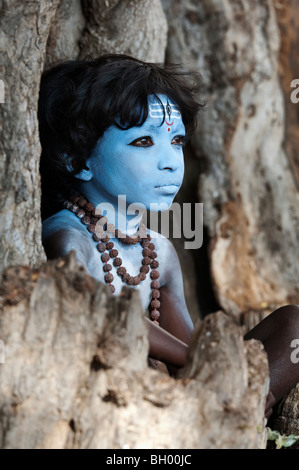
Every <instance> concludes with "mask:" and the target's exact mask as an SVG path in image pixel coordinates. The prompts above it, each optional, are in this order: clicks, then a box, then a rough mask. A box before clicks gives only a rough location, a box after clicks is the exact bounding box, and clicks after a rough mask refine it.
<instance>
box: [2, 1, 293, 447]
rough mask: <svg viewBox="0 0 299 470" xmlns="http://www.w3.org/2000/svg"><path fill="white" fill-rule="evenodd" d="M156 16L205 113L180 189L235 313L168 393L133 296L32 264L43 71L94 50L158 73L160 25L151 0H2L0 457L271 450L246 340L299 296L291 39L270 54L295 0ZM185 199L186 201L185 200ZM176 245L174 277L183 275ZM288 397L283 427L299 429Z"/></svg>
mask: <svg viewBox="0 0 299 470" xmlns="http://www.w3.org/2000/svg"><path fill="white" fill-rule="evenodd" d="M162 3H163V7H164V11H165V13H166V15H167V18H168V30H169V34H168V46H167V54H166V56H167V60H168V61H172V62H179V63H182V62H183V63H185V64H187V66H188V68H190V66H194V68H195V69H196V70H199V71H200V72H202V74H203V90H202V95H203V98H204V99H206V100H207V102H208V106H207V111H206V112H205V113H202V114H201V115H200V119H199V121H200V125H199V130H198V132H197V134H196V135H195V138H194V139H193V141H192V148H193V155H192V158H193V160H192V165H191V166H189V168H188V161H189V163H190V160H188V161H187V172H186V175H187V180H186V183H187V186H188V184H189V191H190V188H191V187H192V184H193V182H196V181H195V179H196V177H197V176H196V175H197V174H199V173H200V176H198V180H199V183H198V194H199V195H200V201H202V202H204V211H205V214H204V221H205V225H206V228H207V230H208V236H209V253H210V258H209V260H210V271H211V276H212V281H213V286H214V290H215V294H216V300H217V302H218V303H219V305H220V307H221V309H223V310H225V311H226V313H227V314H229V315H227V314H225V313H224V312H223V311H220V310H219V311H217V312H216V313H214V314H212V315H209V316H207V317H206V318H205V319H204V320H202V321H198V323H197V327H196V330H195V332H194V335H193V343H192V346H191V349H190V355H189V358H188V361H187V365H186V367H185V368H184V370H183V371H181V376H180V377H179V378H178V379H176V380H175V379H173V378H171V377H169V376H168V375H165V374H161V373H159V372H157V371H155V370H152V369H150V368H148V366H147V355H148V341H147V329H146V323H145V321H144V317H143V316H144V312H143V311H142V308H141V304H140V299H139V297H138V294H137V293H136V291H135V290H134V289H129V288H124V290H123V293H122V295H121V296H120V297H118V298H115V297H113V296H111V294H110V293H109V292H108V290H107V287H106V286H103V285H101V284H99V283H98V282H96V281H95V280H93V279H92V278H91V277H89V276H88V275H87V274H86V273H85V272H84V271H82V270H81V269H80V268H79V267H78V266H77V265H76V263H75V261H74V256H73V255H70V256H68V257H67V258H65V259H63V260H56V261H53V262H48V263H44V264H42V265H41V263H42V262H43V261H45V255H44V251H43V248H42V245H41V237H40V229H41V224H40V189H39V172H38V167H39V155H40V145H39V140H38V123H37V116H36V110H37V100H38V90H39V80H40V75H41V72H42V70H43V68H44V66H45V67H49V66H51V65H53V64H54V63H56V62H58V61H60V60H61V59H63V60H64V59H69V58H76V57H80V58H85V57H86V56H95V55H99V54H100V53H101V52H124V53H128V54H132V55H133V56H135V57H140V58H142V59H144V60H148V61H159V62H162V61H163V60H164V56H165V47H166V32H167V23H166V20H165V16H164V13H163V10H162V8H161V4H160V2H159V1H158V0H155V1H147V0H142V1H135V0H134V1H130V2H120V1H119V0H113V1H109V2H106V1H101V0H84V1H83V2H82V5H83V7H81V2H79V1H78V0H61V1H60V2H59V0H52V1H51V2H44V1H33V2H29V3H28V2H27V3H26V4H24V6H23V5H22V4H21V2H19V1H17V0H11V1H10V2H8V1H7V2H2V4H1V7H2V8H1V9H2V15H1V41H2V50H3V51H5V52H2V53H1V64H2V65H1V69H0V71H1V76H0V79H2V80H3V81H4V85H5V103H3V104H1V99H0V113H1V116H0V118H1V124H2V139H1V143H0V146H1V147H0V148H1V155H2V158H1V163H0V169H1V193H0V194H1V201H0V202H1V210H2V224H1V228H0V231H1V233H0V240H1V242H0V260H1V261H0V264H1V268H5V267H8V269H7V270H6V271H5V273H4V275H3V278H2V283H1V286H0V308H1V312H0V348H1V347H2V351H1V350H0V442H1V444H0V445H1V447H3V448H114V449H117V448H123V447H130V448H139V447H148V448H206V449H208V448H265V446H266V435H265V426H264V425H265V421H264V418H263V415H264V404H265V397H266V395H267V391H268V386H269V378H268V370H267V360H266V356H265V354H264V352H263V350H262V347H261V344H260V343H258V342H256V341H250V342H246V343H244V341H243V339H242V338H243V333H244V329H249V327H252V326H254V324H255V323H256V321H257V319H258V318H259V319H261V318H262V317H263V316H264V315H266V314H267V313H268V312H269V311H270V309H271V307H274V306H275V305H277V304H279V305H280V304H281V303H285V302H286V301H295V300H296V298H297V297H296V295H297V294H298V290H297V285H296V282H297V278H298V263H296V246H297V238H298V225H297V224H298V215H299V214H298V207H299V206H298V204H297V202H298V181H297V179H298V178H297V170H298V169H297V166H298V165H297V156H296V129H295V127H296V126H295V122H297V121H295V120H293V122H294V125H293V126H292V125H288V130H287V134H286V136H288V141H287V142H286V144H285V146H284V137H285V135H284V126H285V122H287V123H290V122H291V121H292V119H293V117H292V116H293V115H294V108H293V107H291V105H290V104H289V103H287V97H288V78H286V77H290V76H291V75H292V73H295V71H296V69H295V68H294V67H295V66H294V65H293V62H294V61H293V60H291V58H290V60H289V62H287V61H286V59H285V55H284V53H283V51H290V52H288V54H289V56H290V57H293V56H292V54H293V52H292V51H293V47H294V44H295V43H296V28H295V26H294V25H291V27H290V28H289V31H290V35H289V36H284V38H283V41H282V49H281V51H279V47H280V46H279V40H280V34H279V31H283V29H284V27H285V24H287V23H286V22H287V18H288V15H290V16H293V17H295V14H294V13H292V11H293V12H295V10H294V8H295V6H296V5H297V1H296V2H295V1H294V2H291V0H290V1H289V2H287V4H286V6H283V7H281V8H280V6H279V5H280V4H278V2H275V8H276V12H277V11H278V9H279V8H280V10H281V11H280V13H281V15H277V16H276V12H275V10H274V6H273V2H272V1H270V0H263V1H262V2H257V1H253V2H252V1H250V2H249V0H242V1H238V2H237V1H235V0H229V1H227V2H224V1H222V0H209V1H207V0H204V1H202V2H200V4H199V3H198V2H197V1H196V0H191V1H189V2H188V3H186V2H182V1H181V0H176V1H174V2H170V1H169V0H163V2H162ZM124 5H125V6H124ZM57 6H58V8H57ZM292 9H293V10H292ZM278 17H279V20H277V18H278ZM279 28H280V30H279ZM294 56H295V54H294ZM44 64H45V65H44ZM282 65H283V67H285V68H286V70H287V71H288V72H287V74H285V75H284V74H282V72H281V66H282ZM283 77H284V80H283ZM294 78H296V77H294ZM279 80H281V81H279ZM284 100H285V101H284ZM285 103H287V104H288V105H287V106H286V118H285V115H284V109H283V108H284V104H285ZM292 113H293V114H292ZM285 119H286V121H285ZM296 119H297V116H296ZM189 150H190V148H189ZM189 157H190V155H189ZM187 158H188V157H187ZM296 165H297V166H296ZM191 180H192V184H190V181H191ZM183 191H185V192H184V194H185V196H186V195H188V190H186V186H185V189H184V188H183ZM193 200H195V201H197V194H195V193H194V195H193ZM177 247H180V242H179V241H178V245H177ZM180 248H181V250H180V249H179V250H178V251H179V256H180V258H181V260H182V262H184V261H185V260H186V259H188V258H187V256H188V257H189V260H191V257H192V254H191V253H190V252H189V253H188V255H186V256H183V255H182V250H183V248H182V246H181V247H180ZM189 260H188V262H187V263H186V268H184V273H185V289H186V292H187V294H188V295H187V304H188V303H189V305H190V310H192V312H194V314H192V316H193V319H194V320H196V317H197V313H196V312H197V311H198V308H197V305H196V302H197V299H196V295H197V290H198V289H201V285H200V286H199V287H198V286H197V284H196V282H195V281H194V279H195V273H196V270H195V269H194V270H193V268H192V267H191V262H189ZM183 264H184V263H183ZM20 265H23V266H20ZM200 268H201V267H199V269H200ZM190 272H191V273H192V274H191V275H190ZM191 293H192V295H191ZM191 304H192V305H191ZM266 307H267V309H266ZM232 317H234V318H232ZM236 320H237V321H238V322H239V323H242V324H243V327H241V326H237V324H236ZM244 325H245V326H244ZM3 346H4V349H3ZM2 359H4V360H5V362H4V364H2V363H1V362H3V360H2ZM294 393H297V392H296V390H295V391H293V392H292V394H294ZM292 394H291V395H290V398H288V399H287V400H291V403H292V405H291V407H290V409H291V410H292V411H291V412H290V413H293V414H292V415H291V414H290V413H289V414H287V417H288V420H289V419H290V417H291V416H292V417H295V419H297V422H298V416H297V415H296V406H295V405H294V403H295V401H294V399H292V398H291V397H292V396H293V395H292ZM294 396H295V395H294ZM285 403H288V402H287V401H286V402H285ZM283 413H284V411H282V416H284V415H283ZM281 421H283V420H281ZM276 422H277V423H278V421H276ZM41 423H42V424H41ZM284 425H285V421H284ZM277 426H280V424H279V423H278V424H277ZM283 429H286V430H287V429H289V428H286V427H285V428H283ZM29 430H30V432H28V431H29Z"/></svg>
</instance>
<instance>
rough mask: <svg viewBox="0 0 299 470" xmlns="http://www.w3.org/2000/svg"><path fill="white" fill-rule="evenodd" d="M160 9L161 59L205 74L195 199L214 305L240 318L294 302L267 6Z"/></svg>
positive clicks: (273, 24) (293, 221) (273, 23)
mask: <svg viewBox="0 0 299 470" xmlns="http://www.w3.org/2000/svg"><path fill="white" fill-rule="evenodd" d="M162 3H163V6H164V9H165V12H166V15H167V18H168V22H169V35H168V47H167V60H168V61H170V62H180V63H184V64H187V65H188V67H193V68H194V69H195V70H198V71H199V72H201V74H202V78H203V89H202V96H203V97H204V99H205V100H206V101H207V108H206V111H205V112H204V113H202V114H201V115H200V119H199V129H198V131H197V134H196V136H195V138H194V140H193V147H194V148H195V152H196V155H198V158H199V160H200V161H201V168H202V171H201V175H200V178H199V189H198V190H199V200H200V201H201V202H203V203H204V223H205V225H206V227H207V228H208V234H209V237H210V246H209V250H210V263H211V275H212V280H213V284H214V290H215V293H216V296H217V300H218V302H219V304H220V306H221V307H222V308H224V309H225V310H226V311H227V312H229V313H230V314H232V315H236V316H239V314H240V313H241V312H245V311H247V310H248V309H260V308H261V307H263V306H265V305H267V304H268V305H269V306H271V307H272V308H274V307H275V306H276V305H281V304H284V303H290V302H294V303H296V301H297V300H298V274H299V272H298V271H299V264H298V262H297V246H298V237H299V223H298V221H299V205H298V201H299V193H298V190H297V187H296V181H295V179H294V173H293V170H292V167H291V166H290V160H289V159H288V157H287V155H286V153H285V150H284V148H283V142H284V138H285V134H284V126H285V114H284V106H285V103H284V95H283V91H282V87H281V83H280V80H279V73H278V72H279V61H278V59H279V50H280V34H279V28H278V24H277V17H276V11H275V9H274V5H273V2H272V1H270V0H263V1H262V2H260V1H248V0H242V1H235V0H229V1H223V0H213V1H210V0H209V1H203V2H200V4H198V2H197V1H195V0H190V1H188V2H183V1H176V2H170V1H169V0H163V1H162ZM275 3H276V4H278V2H275ZM289 14H291V13H289ZM292 16H295V13H293V15H292ZM292 28H293V30H294V28H295V26H292ZM287 99H288V100H289V96H288V98H287ZM293 106H295V105H293ZM295 122H296V121H295ZM294 164H295V159H294V158H293V159H292V165H294Z"/></svg>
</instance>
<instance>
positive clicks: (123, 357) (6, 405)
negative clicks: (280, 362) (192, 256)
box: [0, 254, 268, 449]
mask: <svg viewBox="0 0 299 470" xmlns="http://www.w3.org/2000/svg"><path fill="white" fill-rule="evenodd" d="M0 294H1V298H0V300H1V313H0V328H1V330H0V331H1V337H2V339H3V341H4V343H5V363H4V364H0V443H1V447H2V448H106V449H107V448H114V449H117V448H123V447H129V448H141V447H146V448H152V449H155V448H173V449H176V448H177V449H179V448H183V449H184V448H206V449H208V448H264V447H265V445H266V442H265V433H264V420H263V409H264V404H265V397H266V394H267V390H268V367H267V360H266V357H265V354H264V352H263V350H262V347H261V345H260V343H259V342H256V341H250V342H247V343H244V342H243V339H242V332H241V329H240V328H239V327H238V326H236V325H235V324H234V322H233V320H232V319H230V318H229V317H228V316H227V315H225V314H224V313H223V312H220V311H219V312H217V313H216V314H214V315H210V316H208V317H207V318H206V319H205V320H204V321H203V322H199V323H198V326H197V328H196V330H195V332H194V336H193V343H192V346H191V348H190V354H189V358H188V362H187V365H186V367H185V369H184V370H183V371H182V373H181V376H180V378H179V379H176V380H174V379H173V378H171V377H169V376H168V375H166V374H163V373H161V372H157V371H155V370H153V369H150V368H148V366H147V354H148V341H147V330H146V328H147V327H146V323H145V320H144V316H143V315H144V312H143V311H142V308H141V303H140V301H139V294H138V292H137V291H135V290H134V289H130V288H125V289H124V290H123V295H121V296H120V297H112V296H111V294H110V293H109V292H108V290H107V287H106V286H103V285H102V284H100V283H98V282H96V281H95V280H93V279H92V278H90V277H89V276H88V275H87V274H86V273H85V272H84V271H83V270H81V269H79V268H78V267H77V266H76V263H75V261H74V256H73V255H72V254H71V255H70V256H68V257H67V258H65V259H60V260H56V261H54V262H48V263H47V264H45V265H43V266H42V268H41V269H40V270H32V269H29V268H27V267H14V268H9V269H8V270H7V271H6V272H5V274H4V277H3V279H2V282H1V293H0ZM41 423H42V425H41ZM28 430H30V432H28ZM259 430H262V432H259Z"/></svg>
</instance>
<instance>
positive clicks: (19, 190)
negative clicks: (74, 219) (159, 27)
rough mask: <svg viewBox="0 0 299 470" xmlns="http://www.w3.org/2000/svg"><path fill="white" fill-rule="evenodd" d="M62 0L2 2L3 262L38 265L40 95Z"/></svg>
mask: <svg viewBox="0 0 299 470" xmlns="http://www.w3.org/2000/svg"><path fill="white" fill-rule="evenodd" d="M57 4H58V0H52V1H39V2H36V1H35V2H29V3H28V2H25V3H22V2H20V1H17V0H10V1H2V2H1V19H0V23H1V24H0V31H1V52H0V57H1V60H0V62H1V78H2V79H3V81H4V86H5V103H3V104H0V122H1V140H0V153H1V159H0V175H1V176H0V206H1V224H0V266H1V269H2V268H3V267H6V266H9V265H17V264H28V265H30V266H33V265H35V264H38V263H40V262H41V261H42V260H44V259H45V255H44V251H43V248H42V245H41V223H40V181H39V156H40V144H39V136H38V121H37V114H36V110H37V101H38V93H39V82H40V76H41V72H42V69H43V64H44V56H45V47H46V42H47V38H48V33H49V28H50V24H51V20H52V18H53V16H54V14H55V10H56V7H57Z"/></svg>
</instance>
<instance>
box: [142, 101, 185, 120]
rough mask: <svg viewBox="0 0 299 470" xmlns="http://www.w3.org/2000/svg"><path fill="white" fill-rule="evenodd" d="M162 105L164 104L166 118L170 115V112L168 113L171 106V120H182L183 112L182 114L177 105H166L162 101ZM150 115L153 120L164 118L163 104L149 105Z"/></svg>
mask: <svg viewBox="0 0 299 470" xmlns="http://www.w3.org/2000/svg"><path fill="white" fill-rule="evenodd" d="M162 104H163V107H164V112H165V116H167V115H168V111H167V105H168V106H170V110H171V118H172V119H181V112H180V109H179V107H178V106H177V105H176V104H172V103H169V102H168V103H166V102H164V101H162ZM149 115H150V117H152V118H161V117H162V118H163V116H164V113H163V109H162V106H161V103H153V104H150V105H149Z"/></svg>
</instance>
